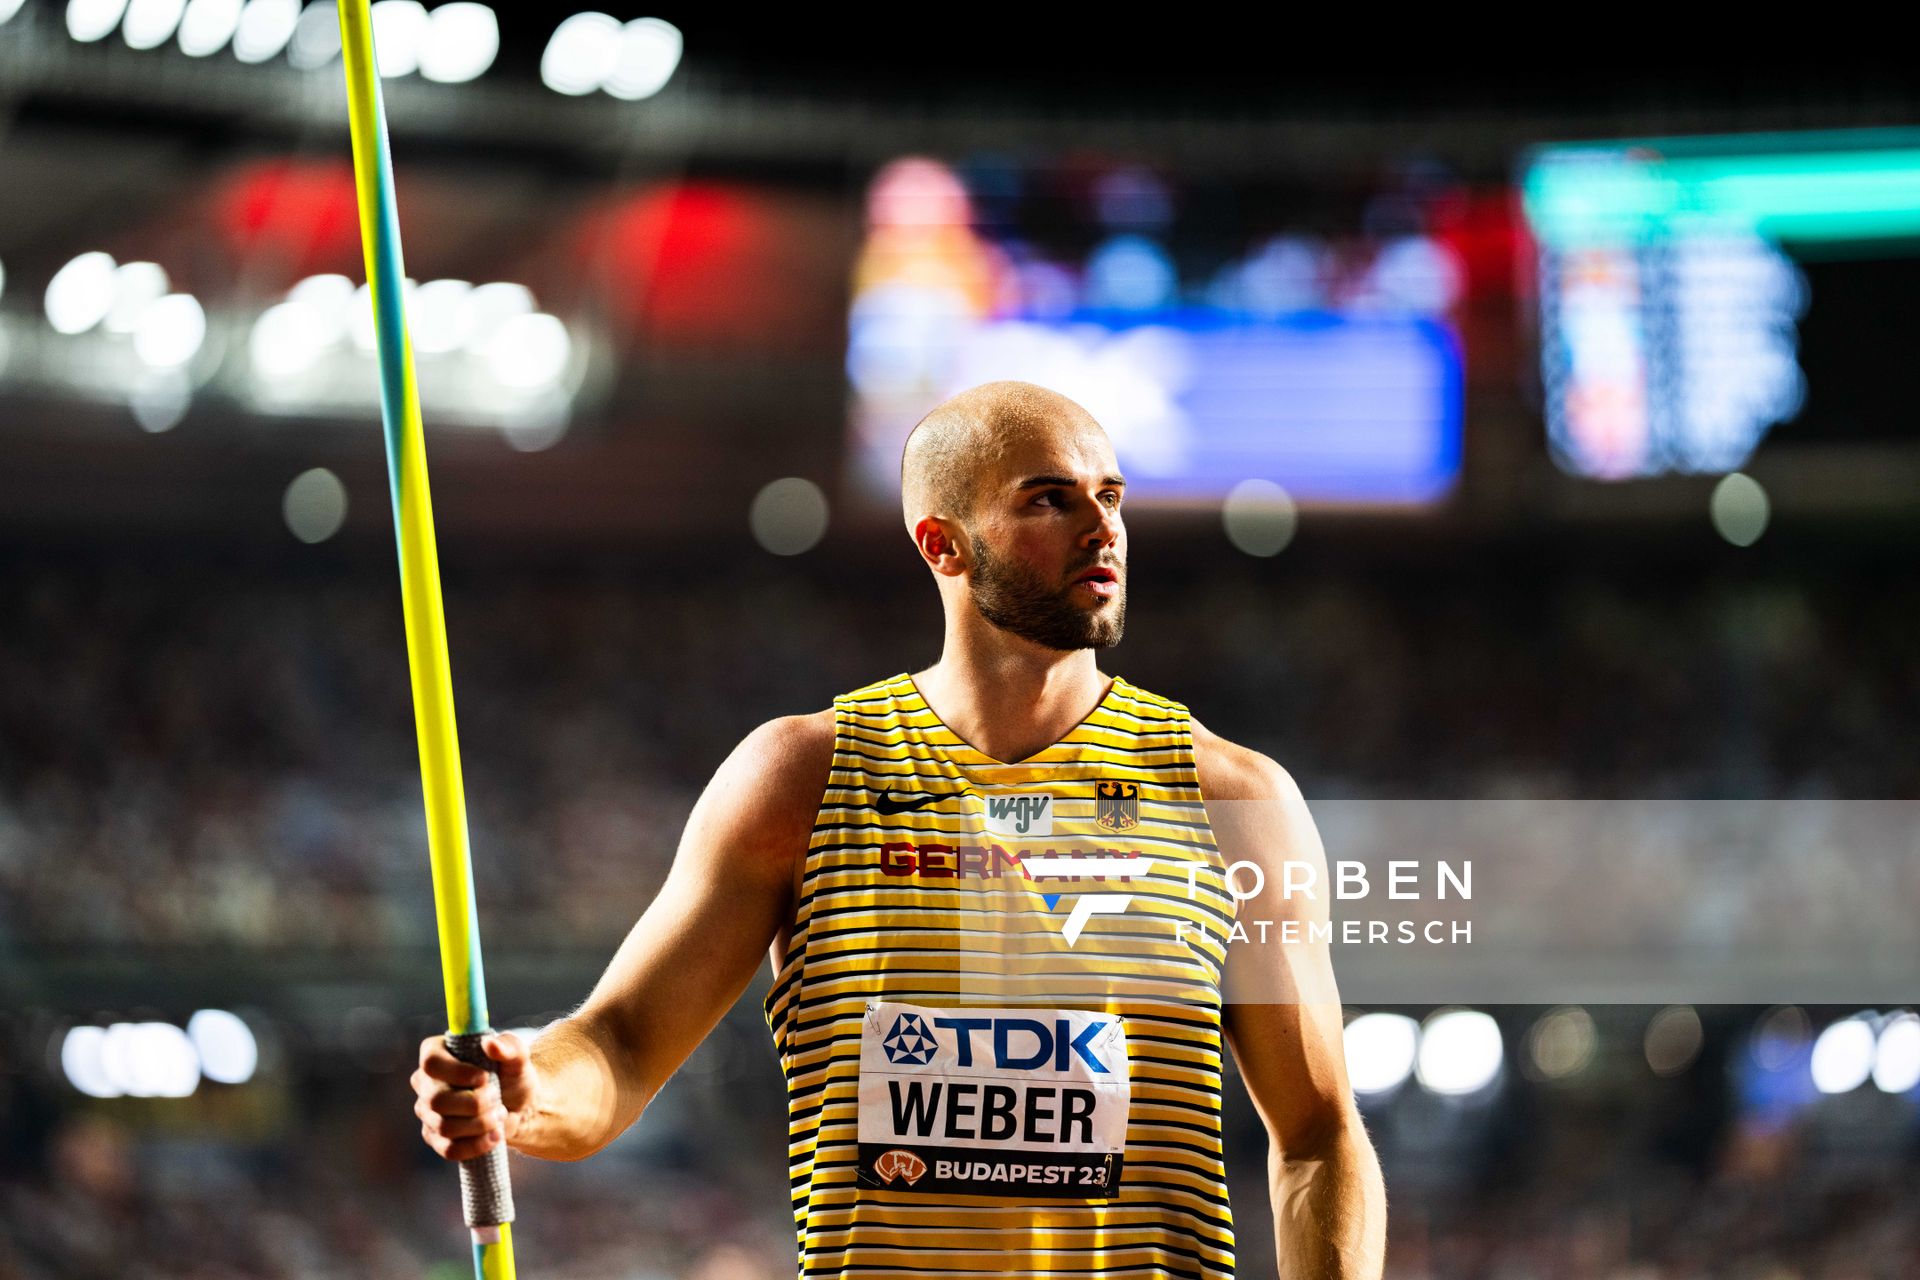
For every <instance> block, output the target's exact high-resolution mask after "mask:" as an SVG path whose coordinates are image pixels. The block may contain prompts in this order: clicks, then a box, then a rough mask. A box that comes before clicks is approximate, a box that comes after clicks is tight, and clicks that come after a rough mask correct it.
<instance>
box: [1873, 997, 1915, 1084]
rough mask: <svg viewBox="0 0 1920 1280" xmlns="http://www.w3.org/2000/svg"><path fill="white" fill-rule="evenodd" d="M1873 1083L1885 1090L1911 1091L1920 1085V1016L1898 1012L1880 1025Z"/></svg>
mask: <svg viewBox="0 0 1920 1280" xmlns="http://www.w3.org/2000/svg"><path fill="white" fill-rule="evenodd" d="M1873 1083H1874V1087H1876V1088H1877V1089H1879V1090H1880V1092H1882V1093H1909V1092H1911V1091H1912V1090H1913V1089H1914V1088H1915V1087H1916V1086H1920V1018H1916V1017H1915V1016H1914V1015H1913V1014H1911V1013H1900V1014H1895V1015H1894V1016H1893V1017H1892V1018H1891V1019H1889V1020H1888V1022H1887V1025H1886V1026H1884V1027H1882V1028H1880V1040H1879V1043H1877V1044H1876V1045H1875V1046H1874V1050H1873Z"/></svg>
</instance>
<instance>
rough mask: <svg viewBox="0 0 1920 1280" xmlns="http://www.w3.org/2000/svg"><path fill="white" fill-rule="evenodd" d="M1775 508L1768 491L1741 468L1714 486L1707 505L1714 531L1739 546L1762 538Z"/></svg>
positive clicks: (1748, 544)
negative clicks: (1740, 470)
mask: <svg viewBox="0 0 1920 1280" xmlns="http://www.w3.org/2000/svg"><path fill="white" fill-rule="evenodd" d="M1772 512H1773V507H1772V504H1771V503H1770V502H1769V501H1768V500H1767V491H1766V490H1765V489H1762V488H1761V487H1760V484H1759V482H1758V481H1756V480H1754V479H1753V478H1752V477H1751V476H1747V475H1743V474H1742V473H1740V472H1738V471H1736V472H1734V473H1733V474H1732V475H1729V476H1723V477H1721V480H1720V482H1719V483H1718V484H1716V485H1714V486H1713V497H1712V498H1711V499H1710V500H1709V502H1708V506H1707V513H1708V515H1710V516H1711V517H1712V519H1713V530H1714V532H1715V533H1717V534H1719V535H1720V536H1721V537H1723V538H1725V539H1726V540H1727V541H1728V542H1731V543H1732V544H1733V545H1734V546H1736V547H1750V546H1752V545H1753V544H1754V543H1756V542H1758V541H1760V535H1761V534H1763V533H1765V532H1766V531H1767V521H1768V519H1769V517H1770V516H1771V515H1772Z"/></svg>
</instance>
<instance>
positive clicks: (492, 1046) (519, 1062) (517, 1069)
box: [480, 1031, 527, 1076]
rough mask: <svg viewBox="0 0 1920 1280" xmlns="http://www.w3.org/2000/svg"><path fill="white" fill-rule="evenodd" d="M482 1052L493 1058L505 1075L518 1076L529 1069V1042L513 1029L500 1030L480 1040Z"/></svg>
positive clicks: (501, 1072)
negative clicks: (512, 1030)
mask: <svg viewBox="0 0 1920 1280" xmlns="http://www.w3.org/2000/svg"><path fill="white" fill-rule="evenodd" d="M480 1049H481V1052H483V1053H485V1054H486V1055H487V1056H488V1057H489V1058H491V1059H493V1061H494V1062H495V1063H497V1064H498V1066H499V1071H500V1074H501V1075H503V1076H517V1075H519V1074H520V1073H521V1072H523V1071H525V1070H526V1069H527V1044H526V1041H524V1040H522V1039H521V1038H520V1037H519V1036H517V1035H515V1034H514V1033H513V1032H511V1031H500V1032H496V1033H494V1034H493V1035H490V1036H488V1037H487V1038H486V1039H484V1040H482V1041H481V1042H480Z"/></svg>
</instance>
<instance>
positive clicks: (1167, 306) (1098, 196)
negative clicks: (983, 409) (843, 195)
mask: <svg viewBox="0 0 1920 1280" xmlns="http://www.w3.org/2000/svg"><path fill="white" fill-rule="evenodd" d="M1268 196H1269V198H1268V200H1267V204H1266V207H1264V208H1262V209H1260V210H1258V211H1257V212H1254V213H1252V214H1248V213H1247V212H1245V210H1244V205H1245V204H1248V203H1256V202H1251V201H1243V202H1240V205H1239V206H1236V208H1235V211H1234V216H1231V217H1223V216H1221V213H1220V206H1219V203H1218V200H1217V193H1214V194H1213V195H1211V196H1208V195H1200V194H1196V193H1193V192H1188V191H1179V190H1175V189H1173V188H1171V187H1170V186H1169V185H1168V184H1167V182H1166V181H1165V180H1163V179H1162V178H1161V177H1159V176H1158V175H1156V174H1154V173H1152V172H1149V171H1147V170H1144V169H1140V168H1137V167H1127V166H1115V167H1108V168H1097V167H1096V168H1093V169H1091V170H1089V171H1088V172H1085V173H1083V174H1080V175H1078V176H1077V177H1075V178H1074V179H1072V180H1071V181H1067V180H1063V179H1061V176H1060V175H1058V174H1053V173H1048V172H1047V171H1044V170H1033V169H1022V168H1018V167H1013V166H983V167H978V168H962V169H956V168H951V167H948V166H946V165H943V164H940V163H938V162H935V161H932V160H925V159H907V160H901V161H897V162H895V163H894V164H892V165H890V166H888V167H887V168H885V169H883V170H882V171H881V172H880V173H879V175H878V176H877V177H876V178H875V179H874V182H873V184H872V187H871V188H870V191H869V194H868V225H867V235H866V240H865V243H864V244H863V246H862V251H861V256H860V260H859V264H858V267H857V269H856V278H855V285H854V297H853V306H852V314H851V317H850V322H849V326H848V329H849V333H848V353H847V371H848V376H849V379H850V381H851V383H852V388H853V409H852V431H853V449H852V460H853V467H854V470H855V478H856V481H857V487H858V488H860V489H861V490H863V491H864V492H866V493H867V494H868V495H869V496H871V497H874V498H876V499H881V498H890V497H892V496H893V495H894V493H895V492H896V490H897V484H898V469H899V457H900V448H901V445H902V443H903V442H904V440H905V439H906V436H907V433H908V432H909V431H910V430H911V429H912V427H913V425H914V423H916V422H917V421H919V419H920V418H921V416H923V415H924V414H925V413H926V412H927V410H929V409H931V408H932V407H933V406H934V405H935V404H937V403H939V402H940V401H941V400H942V399H944V398H945V397H947V396H948V395H951V394H952V393H954V392H956V391H959V390H961V389H963V388H966V387H969V386H973V385H975V384H977V383H981V382H987V381H991V380H994V379H1001V378H1014V379H1020V380H1024V381H1029V382H1036V383H1039V384H1041V385H1044V386H1048V387H1052V388H1054V389H1055V390H1058V391H1060V392H1062V393H1064V394H1066V395H1068V396H1070V397H1072V398H1073V399H1075V400H1077V401H1079V402H1080V403H1081V404H1083V405H1085V406H1086V408H1087V409H1088V410H1089V411H1090V412H1091V413H1092V414H1093V415H1094V416H1095V417H1096V418H1098V419H1099V420H1100V422H1101V423H1102V424H1103V425H1104V426H1105V427H1106V428H1107V430H1108V432H1109V433H1110V434H1111V435H1112V437H1113V440H1114V445H1115V448H1116V450H1117V452H1118V453H1119V456H1120V461H1121V465H1122V466H1123V467H1125V468H1126V470H1127V473H1128V478H1129V490H1130V492H1132V493H1134V494H1136V495H1138V496H1140V497H1144V498H1146V499H1149V500H1155V499H1158V500H1161V501H1171V502H1180V501H1191V502H1204V501H1217V500H1218V499H1220V498H1221V497H1223V496H1224V495H1225V494H1227V493H1228V492H1229V491H1230V490H1232V489H1233V488H1234V487H1235V486H1236V485H1238V484H1240V483H1242V482H1243V481H1246V480H1250V479H1257V480H1265V481H1269V482H1272V483H1275V484H1278V485H1280V486H1281V487H1282V488H1283V489H1285V490H1286V491H1287V492H1288V493H1289V494H1290V495H1291V496H1293V497H1294V498H1295V499H1298V500H1300V501H1303V502H1310V503H1311V502H1322V503H1391V504H1409V503H1425V502H1431V501H1434V500H1436V499H1438V498H1440V497H1442V496H1444V495H1445V494H1446V492H1447V491H1448V489H1449V488H1450V487H1451V486H1452V484H1453V481H1454V479H1455V477H1456V476H1457V474H1458V471H1459V463H1460V432H1461V404H1462V397H1463V391H1462V381H1463V379H1462V367H1461V353H1460V352H1461V346H1460V340H1459V337H1458V333H1457V330H1456V328H1455V326H1454V324H1453V322H1452V320H1451V319H1450V312H1451V310H1452V308H1453V307H1454V305H1455V304H1456V302H1457V301H1458V300H1459V299H1460V297H1461V296H1462V294H1463V290H1464V286H1465V281H1464V274H1465V272H1464V268H1463V267H1462V265H1461V263H1460V261H1459V259H1458V258H1457V257H1456V256H1455V254H1454V253H1453V251H1452V250H1451V249H1450V248H1449V247H1448V246H1447V245H1446V244H1445V243H1443V242H1442V241H1441V240H1439V239H1437V238H1434V237H1431V236H1429V235H1427V234H1425V233H1424V230H1423V227H1422V225H1421V221H1420V217H1419V209H1418V203H1417V201H1414V200H1410V199H1407V198H1404V197H1400V196H1393V197H1389V198H1387V199H1388V201H1389V204H1388V207H1387V211H1386V212H1384V213H1383V212H1380V208H1379V199H1378V198H1376V199H1375V201H1374V203H1373V204H1371V205H1370V204H1369V203H1368V201H1367V199H1365V198H1362V199H1359V200H1357V201H1354V202H1353V207H1351V208H1348V209H1341V208H1339V207H1337V206H1336V207H1335V208H1334V209H1332V210H1331V212H1330V211H1329V210H1328V209H1327V208H1324V207H1322V208H1309V207H1307V206H1305V205H1304V204H1300V203H1296V204H1294V205H1293V206H1291V207H1289V204H1288V201H1287V200H1286V199H1285V198H1284V194H1283V195H1282V196H1281V197H1280V198H1277V199H1276V198H1272V196H1271V193H1268ZM1210 200H1212V201H1213V203H1209V201H1210ZM1369 209H1372V210H1373V211H1374V212H1375V214H1376V215H1377V216H1376V217H1375V218H1374V221H1376V222H1378V223H1379V224H1380V226H1379V228H1378V229H1376V230H1369V229H1368V228H1367V227H1365V226H1364V225H1363V223H1364V222H1365V221H1366V215H1367V213H1368V211H1369ZM1330 223H1331V224H1333V225H1331V226H1329V224H1330ZM1342 223H1344V225H1342ZM1290 224H1291V225H1290Z"/></svg>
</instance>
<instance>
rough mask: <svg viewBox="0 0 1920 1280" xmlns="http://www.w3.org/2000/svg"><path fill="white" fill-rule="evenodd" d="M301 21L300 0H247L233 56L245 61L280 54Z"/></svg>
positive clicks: (265, 58) (237, 28)
mask: <svg viewBox="0 0 1920 1280" xmlns="http://www.w3.org/2000/svg"><path fill="white" fill-rule="evenodd" d="M299 25H300V0H247V6H246V8H244V9H242V10H241V11H240V25H239V26H238V27H236V28H234V32H233V56H234V57H235V58H237V59H239V60H240V61H241V62H265V61H266V60H267V59H269V58H273V57H277V56H278V55H279V53H280V51H281V50H282V49H284V48H286V47H287V41H289V40H291V39H293V32H294V28H295V27H297V26H299Z"/></svg>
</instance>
